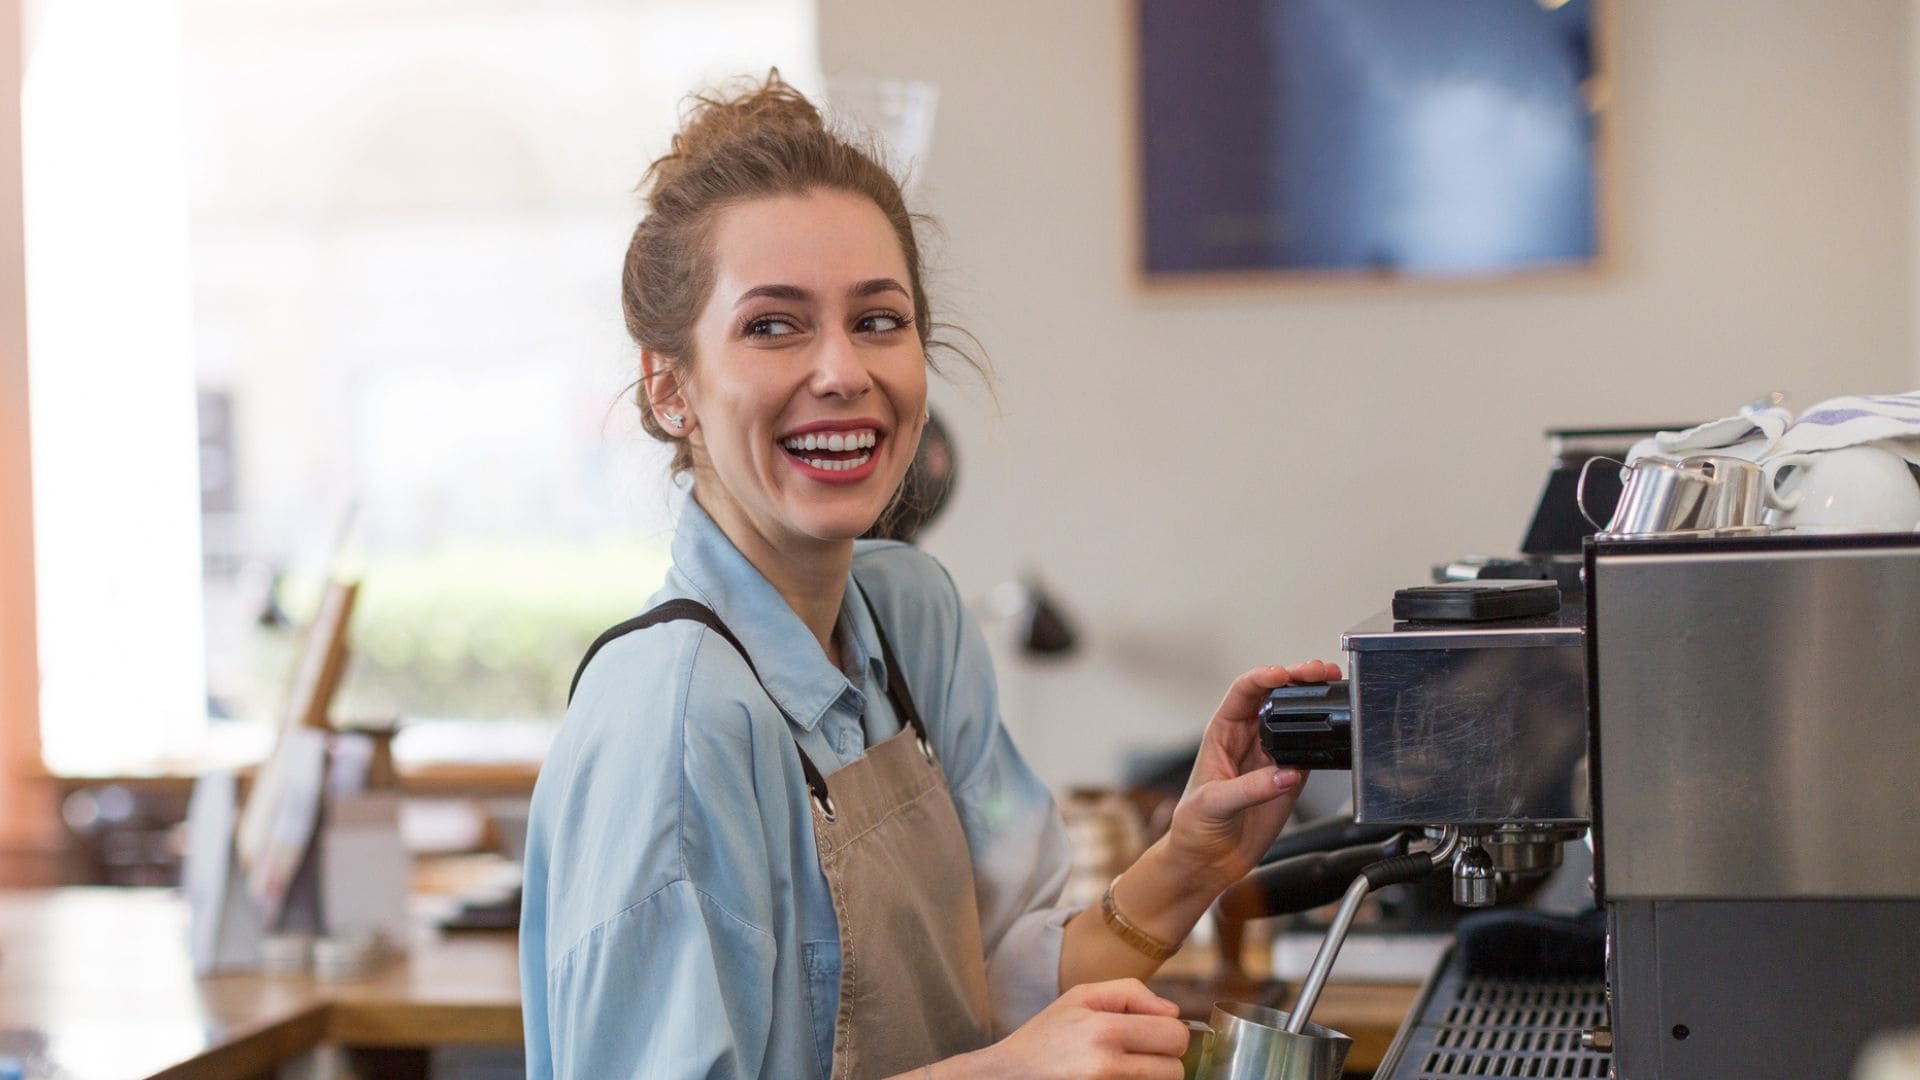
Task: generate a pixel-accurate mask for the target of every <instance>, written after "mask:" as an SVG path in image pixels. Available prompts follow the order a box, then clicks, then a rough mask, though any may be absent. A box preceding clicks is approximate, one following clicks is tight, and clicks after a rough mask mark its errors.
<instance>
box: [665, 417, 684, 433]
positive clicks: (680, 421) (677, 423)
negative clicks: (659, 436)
mask: <svg viewBox="0 0 1920 1080" xmlns="http://www.w3.org/2000/svg"><path fill="white" fill-rule="evenodd" d="M661 415H663V416H665V417H666V418H667V423H669V424H672V425H673V429H674V430H675V431H678V430H680V429H681V428H682V427H683V426H685V425H686V422H687V418H686V417H684V416H681V415H680V414H679V413H663V414H661Z"/></svg>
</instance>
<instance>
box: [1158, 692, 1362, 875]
mask: <svg viewBox="0 0 1920 1080" xmlns="http://www.w3.org/2000/svg"><path fill="white" fill-rule="evenodd" d="M1339 677H1340V668H1339V666H1338V665H1335V664H1329V663H1325V662H1323V661H1320V660H1308V661H1307V662H1305V663H1303V664H1294V665H1293V666H1291V667H1284V668H1283V667H1262V668H1254V669H1253V670H1252V671H1249V672H1247V673H1246V674H1245V675H1242V676H1240V677H1239V678H1238V679H1235V680H1234V681H1233V685H1232V686H1230V687H1228V688H1227V696H1226V698H1225V699H1224V700H1223V701H1221V702H1220V708H1219V710H1218V711H1217V712H1215V713H1214V714H1213V721H1212V722H1211V723H1209V724H1208V725H1207V732H1206V734H1205V735H1204V736H1202V737H1201V740H1200V756H1199V757H1198V758H1197V759H1196V760H1195V761H1194V763H1193V775H1192V776H1191V777H1190V778H1188V780H1187V790H1186V792H1185V793H1184V794H1182V795H1181V796H1180V802H1179V805H1178V806H1176V807H1175V808H1174V811H1173V824H1172V826H1171V827H1170V828H1169V829H1168V831H1167V845H1168V855H1169V856H1170V857H1171V858H1172V859H1173V860H1174V862H1175V864H1176V865H1178V866H1181V867H1183V868H1184V869H1185V872H1186V873H1188V874H1191V875H1193V878H1192V880H1195V881H1202V882H1206V883H1207V884H1208V887H1209V888H1210V889H1211V890H1212V892H1213V893H1214V894H1218V893H1219V891H1220V890H1221V889H1224V888H1226V887H1227V886H1228V885H1231V884H1233V883H1234V882H1236V881H1238V880H1240V879H1241V878H1242V877H1244V876H1246V874H1247V872H1248V871H1250V870H1252V869H1253V867H1254V864H1255V863H1256V862H1258V861H1259V858H1260V856H1261V855H1263V854H1265V853H1266V850H1267V847H1268V846H1269V845H1270V844H1272V843H1273V838H1274V837H1275V836H1277V835H1279V833H1280V826H1282V825H1284V824H1286V821H1287V815H1288V814H1291V813H1292V812H1293V803H1294V800H1295V799H1296V798H1298V797H1299V795H1300V787H1301V785H1302V784H1304V783H1306V774H1305V773H1304V772H1302V771H1300V770H1298V769H1280V768H1275V767H1274V765H1273V764H1272V762H1270V761H1269V760H1268V759H1267V755H1266V751H1264V750H1262V749H1261V748H1260V704H1261V702H1263V701H1265V700H1266V698H1267V692H1268V691H1270V690H1274V689H1276V688H1278V687H1282V686H1286V685H1287V684H1288V683H1295V682H1327V681H1328V680H1331V679H1337V678H1339Z"/></svg>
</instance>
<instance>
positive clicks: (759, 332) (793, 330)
mask: <svg viewBox="0 0 1920 1080" xmlns="http://www.w3.org/2000/svg"><path fill="white" fill-rule="evenodd" d="M746 331H747V336H748V337H767V338H774V337H786V336H788V335H789V334H797V333H799V332H800V330H799V328H798V327H796V326H794V325H793V324H792V323H790V322H788V321H787V320H785V319H776V318H772V317H768V318H762V319H755V320H753V321H752V322H749V323H748V324H747V325H746Z"/></svg>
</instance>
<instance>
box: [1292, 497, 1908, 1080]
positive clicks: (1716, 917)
mask: <svg viewBox="0 0 1920 1080" xmlns="http://www.w3.org/2000/svg"><path fill="white" fill-rule="evenodd" d="M1578 565H1579V566H1580V569H1581V571H1582V572H1581V573H1580V574H1579V575H1578V576H1577V577H1575V576H1572V575H1564V574H1563V575H1556V576H1558V577H1560V578H1561V581H1560V582H1559V583H1558V584H1556V583H1555V582H1553V581H1541V582H1523V583H1515V582H1485V581H1480V582H1459V583H1454V584H1451V585H1443V586H1439V587H1437V588H1435V589H1434V590H1433V591H1431V592H1428V593H1426V594H1424V595H1423V591H1422V590H1418V589H1416V590H1403V592H1402V594H1401V595H1400V596H1399V597H1397V598H1396V603H1395V606H1396V613H1389V614H1385V615H1382V616H1380V617H1378V618H1376V619H1374V620H1372V621H1369V622H1367V623H1364V624H1362V625H1360V626H1358V627H1356V628H1355V629H1353V630H1352V631H1350V632H1349V633H1348V634H1347V635H1346V637H1345V639H1344V644H1345V647H1346V649H1347V651H1348V653H1349V666H1350V670H1349V679H1348V683H1347V686H1346V687H1345V688H1344V693H1342V690H1341V688H1339V687H1337V686H1336V687H1334V688H1332V689H1331V690H1322V689H1308V688H1295V689H1294V694H1293V696H1291V697H1289V696H1288V694H1286V693H1277V694H1276V695H1275V697H1274V699H1272V701H1270V702H1269V706H1268V709H1267V711H1266V713H1265V715H1264V718H1263V732H1262V738H1263V742H1264V744H1265V745H1266V746H1267V748H1268V751H1269V753H1270V754H1272V755H1273V756H1274V757H1275V759H1276V760H1278V761H1282V762H1286V763H1296V764H1303V765H1310V766H1315V767H1319V768H1329V767H1334V768H1338V767H1349V768H1351V769H1352V776H1353V799H1354V819H1355V822H1356V823H1357V826H1358V827H1372V826H1381V827H1385V826H1403V827H1409V828H1422V829H1427V830H1429V831H1431V832H1433V833H1434V834H1436V835H1438V834H1440V832H1441V830H1443V829H1446V828H1449V827H1450V828H1451V829H1452V833H1451V834H1449V835H1457V836H1458V838H1459V839H1458V843H1457V844H1456V845H1455V847H1454V850H1453V854H1452V860H1451V868H1452V875H1453V881H1454V887H1453V895H1454V899H1455V901H1456V902H1457V903H1460V904H1462V905H1466V906H1481V905H1485V904H1489V903H1491V902H1492V900H1493V898H1494V895H1495V891H1496V887H1497V886H1498V885H1500V884H1501V883H1502V882H1503V881H1504V880H1505V879H1509V878H1518V877H1525V876H1529V875H1537V874H1541V873H1544V872H1546V871H1548V870H1550V869H1552V868H1553V867H1554V866H1556V865H1558V863H1559V860H1560V851H1561V846H1562V845H1564V844H1567V843H1580V842H1586V841H1587V840H1588V839H1589V837H1590V842H1591V844H1592V847H1593V854H1594V866H1595V872H1594V880H1593V890H1594V897H1595V904H1596V906H1597V907H1598V908H1599V909H1601V910H1602V911H1604V919H1605V937H1604V950H1605V951H1604V966H1603V967H1602V965H1601V963H1600V962H1599V958H1596V963H1595V964H1594V969H1595V970H1596V971H1600V970H1603V971H1604V977H1603V978H1601V979H1592V978H1588V979H1585V980H1582V979H1578V978H1568V977H1566V976H1565V974H1564V972H1542V973H1530V972H1528V971H1527V970H1525V967H1524V957H1523V958H1520V960H1518V961H1515V962H1512V963H1507V964H1504V965H1503V966H1502V970H1501V971H1500V972H1499V973H1498V975H1497V977H1495V976H1487V975H1485V974H1484V973H1476V972H1475V971H1474V970H1472V969H1471V968H1470V967H1469V968H1463V966H1462V965H1461V964H1459V963H1457V962H1443V964H1442V966H1441V968H1440V970H1438V971H1436V972H1435V974H1434V975H1433V977H1432V978H1431V979H1430V980H1429V982H1428V984H1427V986H1426V988H1425V990H1424V991H1423V994H1422V998H1421V1002H1420V1005H1419V1006H1418V1007H1417V1008H1416V1009H1415V1011H1414V1013H1413V1015H1412V1016H1411V1017H1410V1018H1409V1019H1408V1021H1407V1023H1406V1025H1405V1026H1404V1027H1403V1028H1402V1030H1401V1031H1400V1033H1399V1036H1398V1037H1397V1038H1396V1040H1395V1042H1394V1044H1393V1046H1392V1048H1391V1050H1390V1051H1389V1053H1388V1055H1387V1059H1386V1061H1385V1062H1384V1064H1383V1066H1382V1068H1381V1069H1380V1071H1379V1073H1378V1074H1377V1075H1379V1076H1381V1077H1392V1078H1395V1080H1451V1078H1454V1077H1468V1076H1473V1077H1479V1076H1545V1077H1605V1076H1613V1077H1617V1078H1619V1080H1726V1078H1742V1080H1750V1078H1753V1080H1758V1078H1782V1080H1786V1078H1792V1080H1806V1078H1814V1077H1822V1078H1824V1077H1846V1076H1847V1075H1848V1074H1849V1072H1850V1070H1851V1067H1852V1064H1853V1062H1854V1060H1855V1058H1856V1056H1857V1055H1858V1053H1859V1051H1860V1049H1861V1046H1862V1044H1863V1043H1864V1042H1865V1041H1866V1040H1867V1039H1868V1038H1870V1037H1871V1036H1872V1035H1874V1034H1876V1033H1878V1032H1883V1031H1890V1030H1898V1029H1903V1028H1914V1027H1920V535H1813V536H1809V535H1768V536H1763V535H1741V536H1722V537H1703V538H1671V539H1646V538H1635V539H1618V540H1606V539H1590V540H1588V541H1587V542H1586V544H1585V548H1584V553H1583V559H1582V560H1580V561H1579V564H1578ZM1539 576H1542V577H1546V576H1550V575H1546V574H1542V575H1539ZM1548 594H1552V595H1551V596H1549V595H1548ZM1396 614H1397V615H1398V616H1399V617H1395V615H1396ZM1589 826H1590V827H1591V829H1590V832H1589ZM1454 960H1456V961H1457V960H1458V958H1457V957H1456V958H1454Z"/></svg>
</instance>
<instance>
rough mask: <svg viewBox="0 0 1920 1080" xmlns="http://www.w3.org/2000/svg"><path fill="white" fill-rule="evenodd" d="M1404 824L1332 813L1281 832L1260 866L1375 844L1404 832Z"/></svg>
mask: <svg viewBox="0 0 1920 1080" xmlns="http://www.w3.org/2000/svg"><path fill="white" fill-rule="evenodd" d="M1405 828H1406V826H1405V825H1361V824H1358V823H1356V822H1355V821H1354V820H1353V815H1352V814H1329V815H1328V816H1326V817H1322V818H1315V819H1314V820H1312V821H1309V822H1305V823H1303V824H1300V825H1296V826H1294V827H1293V828H1291V829H1289V830H1287V831H1286V832H1283V833H1281V834H1280V835H1279V836H1278V837H1277V838H1275V840H1274V841H1273V844H1272V846H1270V847H1268V848H1267V853H1266V854H1265V855H1262V856H1260V865H1261V866H1265V865H1267V864H1268V863H1276V862H1279V861H1280V860H1281V859H1291V858H1293V857H1294V856H1295V855H1305V854H1307V853H1309V852H1314V851H1332V850H1334V849H1335V848H1345V847H1353V846H1355V845H1357V844H1372V843H1376V842H1378V841H1381V840H1385V839H1387V838H1388V837H1390V836H1394V835H1396V834H1397V833H1399V832H1401V831H1402V830H1403V829H1405Z"/></svg>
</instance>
